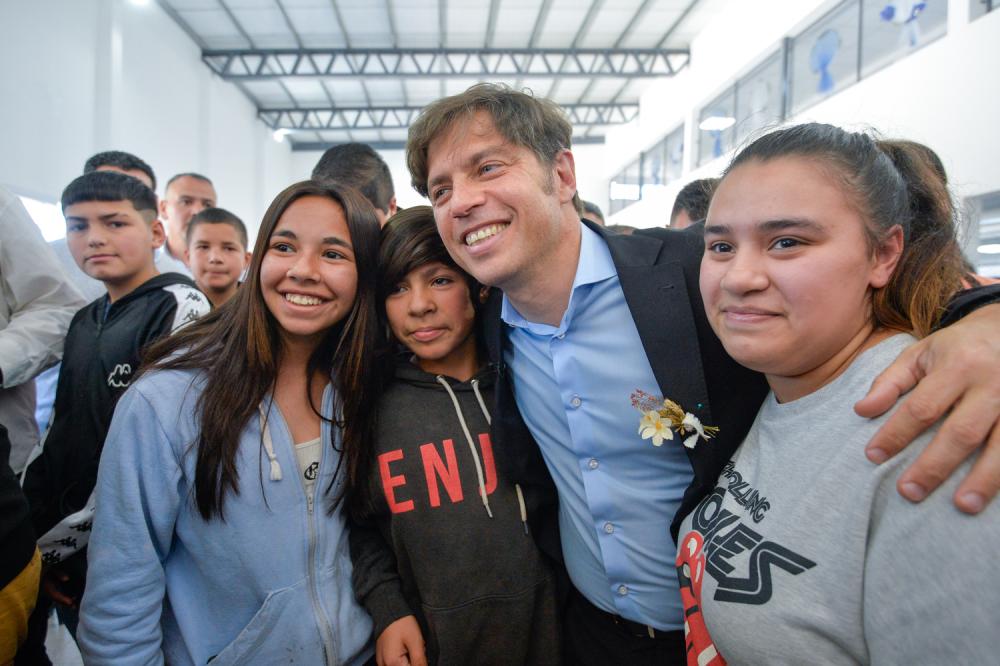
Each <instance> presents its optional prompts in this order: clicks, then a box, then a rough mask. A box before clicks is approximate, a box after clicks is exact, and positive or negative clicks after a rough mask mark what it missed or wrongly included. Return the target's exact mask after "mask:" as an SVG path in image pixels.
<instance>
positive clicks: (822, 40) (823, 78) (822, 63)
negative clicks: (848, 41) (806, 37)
mask: <svg viewBox="0 0 1000 666" xmlns="http://www.w3.org/2000/svg"><path fill="white" fill-rule="evenodd" d="M839 50H840V33H839V32H837V31H836V30H834V29H833V28H830V29H829V30H824V31H823V32H822V33H821V34H820V36H819V37H817V38H816V42H815V43H814V44H813V47H812V50H811V51H810V52H809V68H810V69H811V70H812V71H813V73H814V74H819V86H818V87H817V88H816V90H817V92H820V93H828V92H830V91H831V90H833V88H834V85H835V82H834V80H833V75H832V74H830V63H832V62H833V58H834V56H836V55H837V51H839Z"/></svg>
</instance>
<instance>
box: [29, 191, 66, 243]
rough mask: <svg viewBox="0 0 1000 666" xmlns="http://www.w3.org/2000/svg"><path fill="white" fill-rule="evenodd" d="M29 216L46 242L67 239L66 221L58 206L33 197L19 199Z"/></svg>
mask: <svg viewBox="0 0 1000 666" xmlns="http://www.w3.org/2000/svg"><path fill="white" fill-rule="evenodd" d="M19 198H20V199H21V203H23V204H24V207H25V209H26V210H27V211H28V215H30V216H31V219H32V220H33V221H34V222H35V224H36V225H38V228H39V229H41V231H42V237H43V238H45V241H46V242H51V241H54V240H59V239H60V238H65V237H66V219H65V218H64V217H63V214H62V209H61V208H60V207H59V205H58V204H54V203H46V202H44V201H39V200H38V199H32V198H31V197H19Z"/></svg>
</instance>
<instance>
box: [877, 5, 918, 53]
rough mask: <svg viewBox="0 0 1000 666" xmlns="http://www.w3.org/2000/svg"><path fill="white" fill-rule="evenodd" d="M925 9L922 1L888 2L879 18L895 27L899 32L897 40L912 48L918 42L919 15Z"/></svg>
mask: <svg viewBox="0 0 1000 666" xmlns="http://www.w3.org/2000/svg"><path fill="white" fill-rule="evenodd" d="M925 9H927V3H926V2H922V0H901V1H900V2H889V3H886V6H885V7H883V8H882V11H881V12H880V13H879V17H880V18H881V19H882V20H883V21H885V22H886V23H891V24H893V25H895V26H897V27H898V28H899V30H900V34H899V40H900V42H902V43H903V44H905V45H906V46H908V47H910V48H913V47H914V46H916V45H917V43H918V42H919V41H920V22H919V21H918V20H917V19H918V18H919V17H920V14H922V13H923V11H924V10H925Z"/></svg>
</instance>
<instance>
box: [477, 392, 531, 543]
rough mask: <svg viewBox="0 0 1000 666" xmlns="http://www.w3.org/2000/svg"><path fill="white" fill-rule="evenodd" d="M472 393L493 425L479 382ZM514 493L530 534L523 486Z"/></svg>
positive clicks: (524, 524) (526, 532)
mask: <svg viewBox="0 0 1000 666" xmlns="http://www.w3.org/2000/svg"><path fill="white" fill-rule="evenodd" d="M472 392H473V393H475V394H476V400H478V401H479V409H481V410H483V416H485V417H486V424H487V425H493V419H492V418H490V410H488V409H486V401H484V400H483V394H482V393H480V392H479V380H478V379H473V380H472ZM514 492H516V493H517V507H518V509H519V510H520V511H521V526H522V527H523V528H524V533H525V534H528V509H527V508H526V507H525V505H524V493H523V492H521V484H520V483H515V484H514Z"/></svg>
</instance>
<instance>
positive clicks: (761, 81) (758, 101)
mask: <svg viewBox="0 0 1000 666" xmlns="http://www.w3.org/2000/svg"><path fill="white" fill-rule="evenodd" d="M782 54H783V52H782V51H781V50H779V51H777V52H776V53H774V54H773V55H771V57H769V58H768V59H767V60H765V61H764V62H763V63H761V65H760V66H759V67H757V68H756V69H754V70H753V71H752V72H750V73H749V74H747V75H746V76H744V77H743V78H742V79H740V80H739V81H738V82H737V83H736V142H737V143H742V142H743V140H744V139H746V138H747V137H750V136H755V135H756V133H757V132H758V131H759V130H761V129H762V128H764V127H769V126H772V125H776V124H778V123H779V122H781V120H782V118H783V117H784V105H785V82H784V62H783V58H782Z"/></svg>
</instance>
